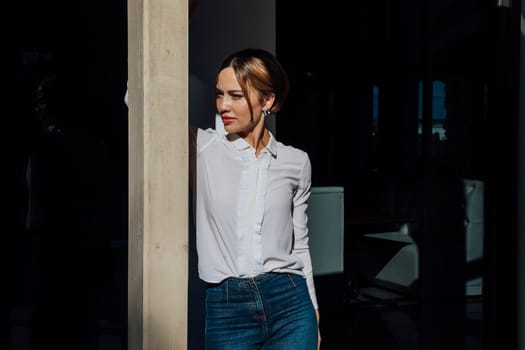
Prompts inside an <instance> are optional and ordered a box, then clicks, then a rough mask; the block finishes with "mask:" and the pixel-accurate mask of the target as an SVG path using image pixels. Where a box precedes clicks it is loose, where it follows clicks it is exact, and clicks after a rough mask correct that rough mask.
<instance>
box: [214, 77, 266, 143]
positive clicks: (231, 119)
mask: <svg viewBox="0 0 525 350" xmlns="http://www.w3.org/2000/svg"><path fill="white" fill-rule="evenodd" d="M215 91H216V92H215V105H216V107H217V111H218V112H219V114H220V115H221V119H222V122H223V124H224V129H225V130H226V131H227V132H228V133H235V134H240V135H241V136H246V135H247V134H249V133H250V132H251V131H253V130H254V129H255V127H256V126H258V125H263V124H264V121H263V118H262V108H263V106H262V105H261V103H260V102H259V99H258V94H257V92H256V91H255V90H253V89H252V90H250V100H248V97H247V96H244V93H243V92H242V89H241V86H240V85H239V82H238V81H237V78H236V77H235V73H234V71H233V68H231V67H228V68H225V69H223V70H222V71H221V72H220V73H219V76H218V78H217V86H216V90H215ZM249 104H251V106H252V109H253V119H252V116H251V114H250V108H249Z"/></svg>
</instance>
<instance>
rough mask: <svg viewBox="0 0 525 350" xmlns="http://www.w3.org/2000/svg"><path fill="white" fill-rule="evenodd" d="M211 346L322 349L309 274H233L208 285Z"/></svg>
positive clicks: (215, 349) (216, 349)
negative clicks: (310, 290)
mask: <svg viewBox="0 0 525 350" xmlns="http://www.w3.org/2000/svg"><path fill="white" fill-rule="evenodd" d="M206 349H207V350H252V349H254V350H255V349H260V350H316V349H317V319H316V316H315V310H314V307H313V305H312V302H311V300H310V296H309V294H308V288H307V285H306V280H305V278H304V277H302V276H300V275H295V274H289V273H268V274H263V275H259V276H256V277H253V278H228V279H226V280H224V281H223V282H222V283H219V284H216V285H210V286H209V287H208V289H207V290H206Z"/></svg>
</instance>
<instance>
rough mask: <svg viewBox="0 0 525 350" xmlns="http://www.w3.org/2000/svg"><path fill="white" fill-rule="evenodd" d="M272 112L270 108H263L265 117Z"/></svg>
mask: <svg viewBox="0 0 525 350" xmlns="http://www.w3.org/2000/svg"><path fill="white" fill-rule="evenodd" d="M270 113H271V112H270V111H269V110H267V109H263V115H264V116H265V117H267V116H269V115H270Z"/></svg>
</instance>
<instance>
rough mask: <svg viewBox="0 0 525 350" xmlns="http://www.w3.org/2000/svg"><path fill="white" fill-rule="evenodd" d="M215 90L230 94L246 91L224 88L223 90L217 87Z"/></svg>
mask: <svg viewBox="0 0 525 350" xmlns="http://www.w3.org/2000/svg"><path fill="white" fill-rule="evenodd" d="M215 91H220V92H226V93H228V94H238V93H241V94H242V93H244V91H242V90H226V91H223V90H221V89H219V88H215Z"/></svg>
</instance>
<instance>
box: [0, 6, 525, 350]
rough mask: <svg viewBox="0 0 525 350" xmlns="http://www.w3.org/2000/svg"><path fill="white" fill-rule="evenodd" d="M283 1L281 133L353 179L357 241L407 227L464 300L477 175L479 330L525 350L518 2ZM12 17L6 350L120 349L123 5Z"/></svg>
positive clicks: (434, 289) (444, 283)
mask: <svg viewBox="0 0 525 350" xmlns="http://www.w3.org/2000/svg"><path fill="white" fill-rule="evenodd" d="M276 3H277V33H278V35H277V56H278V58H279V59H280V60H281V61H282V63H283V65H284V66H285V68H286V70H287V71H288V72H289V75H290V80H291V83H292V90H291V95H290V98H289V100H288V102H287V104H286V106H285V108H284V109H283V110H282V112H280V113H279V118H278V121H277V128H278V136H279V139H280V140H281V141H283V142H285V143H289V144H293V145H296V146H298V147H300V148H303V149H304V150H306V151H307V152H308V153H309V155H310V157H311V160H312V165H313V174H314V175H313V176H314V177H313V182H314V186H332V185H334V186H344V189H345V210H346V214H345V222H346V225H347V226H346V236H345V237H346V239H347V240H348V242H350V243H353V242H354V241H355V240H356V239H357V238H356V237H358V236H359V234H360V233H361V232H362V230H363V227H362V226H360V224H359V222H364V221H367V220H378V219H395V218H410V219H413V220H414V221H415V237H416V239H417V240H418V241H419V242H420V243H421V245H422V247H423V249H424V250H423V254H424V258H423V259H422V264H423V265H422V271H424V272H428V273H422V280H421V284H422V287H421V288H422V289H423V290H424V291H426V292H428V293H430V296H431V297H443V296H457V295H458V294H459V293H460V292H461V288H462V284H461V283H462V280H461V276H463V275H462V274H463V273H464V272H465V270H466V269H467V268H468V267H467V266H464V263H463V260H462V259H463V257H462V256H461V251H462V249H464V242H462V241H461V240H460V239H459V240H458V237H462V236H463V234H464V232H463V226H462V218H463V214H464V213H463V200H464V199H463V198H462V195H461V188H460V186H459V182H460V180H461V179H463V178H471V179H480V180H482V181H484V182H485V184H486V218H485V228H486V231H485V232H486V234H485V247H486V248H485V259H484V267H483V269H484V280H485V285H484V291H483V294H484V298H483V303H484V310H485V315H486V316H485V322H484V329H485V332H484V337H485V342H486V346H487V348H488V349H493V348H494V349H497V348H498V345H499V341H500V340H501V339H505V340H506V341H507V342H508V343H507V344H508V347H507V348H509V349H511V348H514V346H513V345H515V342H516V334H517V330H516V328H515V326H514V325H515V324H516V322H515V321H516V311H515V310H516V304H515V300H516V293H515V291H516V277H515V276H516V275H515V273H516V271H515V265H516V252H515V249H514V247H515V246H516V242H517V234H516V232H517V228H516V218H517V212H516V207H517V206H516V203H517V197H516V196H517V194H516V184H517V182H516V174H517V164H516V156H517V137H518V135H517V134H516V130H517V122H518V91H519V90H518V73H519V61H518V58H519V13H520V9H519V8H518V7H517V6H518V4H514V6H515V7H514V8H513V9H508V8H504V7H496V5H495V3H494V2H492V1H486V0H481V1H473V0H465V1H461V2H458V1H452V0H439V1H424V2H421V1H415V0H404V1H400V2H394V1H385V0H381V1H379V0H377V1H367V2H361V3H351V4H346V3H343V2H341V3H339V2H328V3H326V4H320V3H319V2H313V1H303V2H301V5H300V6H298V5H297V4H296V3H294V2H289V1H277V2H276ZM321 5H324V7H322V6H321ZM4 6H5V10H3V11H2V12H3V16H2V17H3V18H4V20H3V21H2V32H3V34H4V35H3V37H4V40H3V43H2V45H3V52H4V54H3V55H2V60H3V63H4V64H3V67H4V72H3V73H4V74H3V75H4V80H3V81H4V83H5V84H4V93H3V94H2V100H3V103H2V107H3V111H4V113H3V117H4V118H3V119H4V126H5V129H4V135H5V136H6V137H5V140H6V141H7V144H6V147H5V150H6V152H5V153H6V155H7V156H6V159H7V163H6V165H5V167H4V169H6V170H7V181H6V182H5V188H6V191H5V193H7V196H6V197H4V198H5V200H6V207H7V212H6V215H5V218H6V222H7V225H6V226H5V230H2V231H3V234H2V237H3V244H2V247H3V252H2V254H0V256H2V261H1V263H0V265H1V266H2V268H3V271H4V273H3V276H4V277H5V282H4V283H3V288H1V290H2V295H1V298H0V299H1V300H2V305H1V307H2V310H0V311H2V313H1V315H2V320H1V321H2V322H3V325H2V327H1V331H2V334H0V341H2V342H3V343H2V344H1V347H2V348H8V346H9V345H8V344H9V342H10V334H11V330H12V329H13V327H14V326H16V325H18V324H22V325H26V326H29V327H30V328H31V333H32V336H31V339H30V342H31V344H32V346H33V348H34V349H61V348H64V349H95V348H97V344H98V339H99V335H100V333H101V332H102V333H106V334H112V333H114V334H117V335H118V336H120V337H121V339H122V342H121V346H125V339H126V325H125V322H126V305H127V304H126V303H127V301H126V279H127V277H126V275H125V271H127V266H126V261H127V252H126V247H127V242H126V239H127V110H126V107H125V105H124V103H123V96H124V93H125V90H126V80H127V58H126V56H127V46H126V42H127V34H126V30H127V29H126V25H127V24H126V15H127V14H126V1H121V0H118V1H115V0H113V1H109V2H103V1H95V2H89V3H75V2H73V3H72V2H65V1H58V0H55V1H45V2H38V1H34V0H32V1H24V2H16V3H13V2H10V3H8V4H6V5H4ZM434 81H440V82H442V83H444V84H445V91H446V110H447V119H446V124H445V128H446V132H447V139H446V141H445V142H442V141H436V139H435V138H434V137H433V135H432V132H431V123H432V118H431V117H432V116H431V111H432V106H431V101H432V93H433V92H432V86H433V82H434ZM374 87H375V88H376V89H378V91H379V99H378V103H379V105H378V108H379V112H378V117H377V119H374V118H373V113H372V112H373V98H374V95H373V91H374ZM421 87H422V88H421ZM419 110H422V113H421V115H422V119H421V120H419V117H418V114H419V113H418V111H419ZM420 122H421V125H422V132H421V133H418V126H419V125H420ZM365 229H366V228H365ZM443 242H448V243H450V242H455V244H453V246H455V249H454V250H453V251H451V252H450V251H448V252H447V253H445V252H444V251H443V250H442V249H440V248H443V244H444V243H443ZM448 246H449V245H447V247H448ZM444 256H445V257H446V258H443V257H444ZM192 266H194V265H192ZM350 268H351V267H350ZM451 272H455V273H451ZM350 275H352V274H350ZM27 276H30V277H31V278H29V279H28V278H27ZM346 277H347V276H345V278H346ZM27 284H30V285H29V286H28V285H27ZM194 286H195V288H197V294H198V293H200V292H201V291H200V290H198V288H199V286H198V285H194ZM320 290H321V293H322V292H323V287H322V286H320ZM334 300H337V301H338V299H337V298H335V299H334ZM321 302H322V303H325V305H327V304H328V302H327V301H325V299H322V300H321ZM18 309H22V310H26V311H28V316H27V315H26V316H24V315H25V314H24V315H22V316H20V315H18V314H15V313H14V312H13V310H18ZM199 312H201V311H199ZM197 314H198V313H197ZM197 316H198V315H197ZM190 317H196V315H195V314H193V315H192V316H190ZM101 320H104V321H105V322H106V323H104V324H103V325H102V326H101V322H100V321H101ZM192 322H196V321H192ZM197 324H198V322H197ZM190 327H191V326H190ZM190 331H191V330H190ZM192 337H194V338H195V339H193V338H192ZM192 339H193V340H194V343H196V344H199V343H200V342H201V341H202V339H201V338H200V336H199V332H196V333H195V334H194V335H190V339H189V340H190V342H192Z"/></svg>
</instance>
